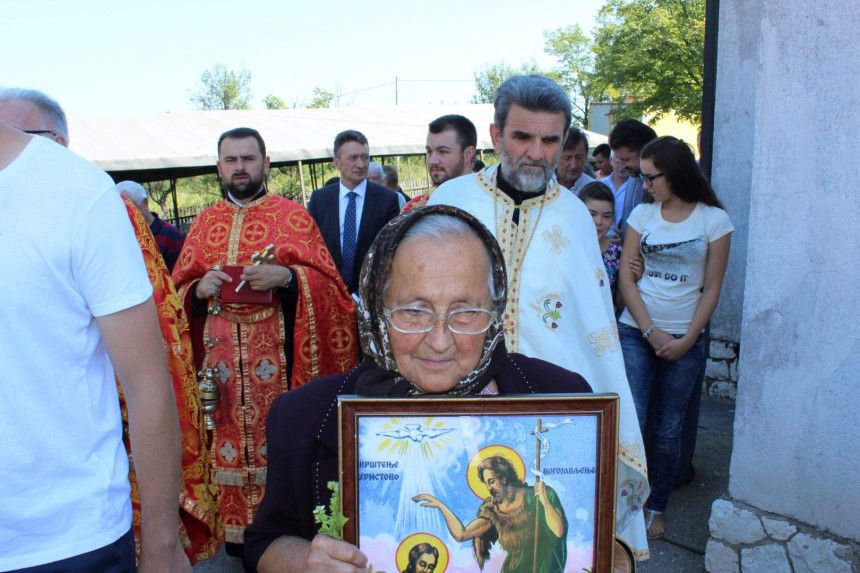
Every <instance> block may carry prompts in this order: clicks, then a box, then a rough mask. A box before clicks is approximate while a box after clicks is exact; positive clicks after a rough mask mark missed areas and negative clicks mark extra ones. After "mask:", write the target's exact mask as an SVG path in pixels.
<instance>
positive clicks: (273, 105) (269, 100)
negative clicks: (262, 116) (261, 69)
mask: <svg viewBox="0 0 860 573" xmlns="http://www.w3.org/2000/svg"><path fill="white" fill-rule="evenodd" d="M263 103H264V104H266V109H287V108H288V107H289V106H288V105H287V102H285V101H284V100H282V99H281V98H279V97H278V96H276V95H272V94H269V95H267V96H266V97H264V98H263Z"/></svg>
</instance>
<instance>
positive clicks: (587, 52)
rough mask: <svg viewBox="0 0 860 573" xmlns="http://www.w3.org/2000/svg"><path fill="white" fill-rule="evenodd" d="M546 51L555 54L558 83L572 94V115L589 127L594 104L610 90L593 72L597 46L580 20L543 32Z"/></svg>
mask: <svg viewBox="0 0 860 573" xmlns="http://www.w3.org/2000/svg"><path fill="white" fill-rule="evenodd" d="M543 35H544V40H545V44H544V52H546V53H547V54H549V55H550V56H555V58H556V59H557V60H558V63H559V65H558V67H556V68H555V69H554V70H553V71H554V72H555V74H556V76H557V81H558V83H559V84H560V85H561V86H562V87H563V88H564V89H566V90H567V92H568V93H569V94H570V100H571V104H572V107H573V119H574V120H575V121H576V122H578V123H579V124H580V125H581V126H582V127H584V128H585V129H588V119H589V113H590V109H591V104H592V103H594V102H598V101H605V99H606V98H607V97H609V95H610V92H611V90H610V89H609V87H608V86H607V85H606V84H605V82H602V81H601V79H600V78H599V77H597V75H596V74H595V73H594V50H593V48H594V46H593V44H592V41H591V39H590V38H589V37H588V36H586V35H585V33H583V31H582V28H580V27H579V24H575V25H573V26H566V27H564V28H559V29H558V30H553V31H552V32H544V34H543Z"/></svg>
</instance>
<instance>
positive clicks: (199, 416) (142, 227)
mask: <svg viewBox="0 0 860 573" xmlns="http://www.w3.org/2000/svg"><path fill="white" fill-rule="evenodd" d="M124 201H125V208H126V210H127V211H128V217H129V219H131V223H132V226H133V227H134V231H135V235H136V236H137V242H138V243H139V244H140V250H141V251H142V252H143V262H144V263H146V271H147V274H149V281H150V282H151V283H152V296H153V299H154V300H155V304H156V308H157V309H158V323H159V326H160V327H161V336H162V338H163V339H164V350H165V353H166V355H167V366H168V369H169V370H170V379H171V381H172V382H173V393H174V396H175V397H176V409H177V412H178V414H179V428H180V431H181V432H182V482H181V489H180V492H179V500H178V501H179V509H180V511H179V517H180V537H181V539H182V546H183V547H184V548H185V554H186V555H188V559H189V560H190V561H191V563H192V564H194V563H197V562H199V561H203V560H204V559H209V558H211V557H214V556H215V554H216V553H218V550H219V549H220V548H221V545H222V544H223V543H224V531H223V528H222V525H221V519H220V517H219V515H218V507H217V505H216V503H217V502H216V500H215V493H216V492H215V484H214V472H213V471H212V464H211V462H210V460H209V448H208V444H207V443H206V440H207V436H206V429H205V428H204V425H203V412H202V411H201V410H200V399H199V397H198V394H197V376H196V375H195V371H194V364H193V363H192V360H191V334H190V332H189V330H188V319H187V317H186V315H185V311H184V310H183V309H182V306H181V305H180V302H179V297H178V296H177V295H176V289H175V288H173V283H172V282H171V281H170V274H169V273H168V272H167V266H166V265H165V264H164V259H163V258H162V257H161V252H160V251H159V250H158V245H157V244H156V242H155V238H154V237H153V236H152V232H150V230H149V226H148V225H147V224H146V221H145V220H144V219H143V216H141V214H140V212H138V210H137V208H136V207H135V206H134V205H133V204H132V203H131V202H130V201H128V200H127V199H125V200H124ZM120 396H121V397H122V389H120ZM122 416H123V425H124V426H125V424H126V423H127V419H126V418H127V416H128V411H127V409H126V408H125V403H124V401H123V403H122ZM123 440H124V441H125V445H126V449H127V450H129V451H130V449H131V446H130V443H129V435H128V432H127V431H124V432H123ZM129 466H130V467H131V470H130V471H129V482H131V502H132V508H133V509H134V518H133V523H134V532H135V539H136V541H137V542H138V550H139V547H140V494H139V492H138V488H137V475H136V474H135V472H134V465H133V463H130V464H129Z"/></svg>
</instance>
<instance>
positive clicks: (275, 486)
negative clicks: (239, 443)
mask: <svg viewBox="0 0 860 573" xmlns="http://www.w3.org/2000/svg"><path fill="white" fill-rule="evenodd" d="M286 396H287V394H282V395H281V396H279V397H278V398H276V399H275V402H274V403H273V404H272V407H271V408H270V409H269V416H268V418H267V419H266V450H267V470H266V491H265V493H264V495H263V499H262V501H261V502H260V509H259V511H257V516H256V517H255V518H254V522H253V523H252V524H251V525H249V526H248V527H247V528H246V529H245V552H244V557H243V560H244V564H245V570H246V571H256V570H257V563H258V562H259V561H260V557H262V556H263V553H265V552H266V549H268V547H269V545H271V544H272V542H273V541H274V540H275V539H277V538H278V537H281V536H283V535H298V529H299V527H298V520H297V519H296V517H297V516H298V514H299V511H300V509H299V508H298V507H296V499H297V497H296V493H295V487H294V483H293V478H294V474H293V472H291V471H290V469H291V467H290V460H291V455H292V453H291V452H290V448H289V443H290V439H289V437H290V434H291V430H292V431H294V430H295V421H294V419H293V416H291V415H290V412H289V408H288V407H287V406H288V405H287V403H286ZM290 426H293V428H290Z"/></svg>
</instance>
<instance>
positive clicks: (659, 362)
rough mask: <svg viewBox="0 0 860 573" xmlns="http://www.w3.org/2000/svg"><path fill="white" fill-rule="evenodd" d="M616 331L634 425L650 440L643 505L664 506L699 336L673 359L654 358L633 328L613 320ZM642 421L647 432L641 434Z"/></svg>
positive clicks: (698, 363)
mask: <svg viewBox="0 0 860 573" xmlns="http://www.w3.org/2000/svg"><path fill="white" fill-rule="evenodd" d="M618 337H619V338H620V339H621V350H622V352H623V353H624V368H625V369H626V370H627V381H628V382H629V383H630V392H631V393H632V394H633V403H634V404H635V406H636V414H637V416H638V417H639V428H640V429H641V430H642V437H643V439H644V440H645V441H646V442H650V443H651V449H650V451H648V452H647V454H648V477H649V482H650V483H651V496H650V497H649V498H648V502H647V503H646V504H645V509H650V510H654V511H664V510H665V509H666V506H667V505H668V503H669V494H671V493H672V485H673V483H674V481H675V473H676V472H677V470H678V462H679V460H680V458H681V430H682V429H683V427H684V416H685V413H686V411H687V404H688V403H689V401H690V397H691V396H692V394H693V390H694V389H695V388H696V379H697V376H698V374H699V369H700V368H701V367H702V361H703V360H704V358H705V341H704V336H703V335H701V334H700V335H699V338H698V339H697V340H696V343H695V344H694V345H693V347H692V348H690V350H688V351H687V353H686V354H684V356H682V357H681V358H680V359H678V360H675V361H673V362H670V361H668V360H664V359H663V358H658V357H657V355H656V354H655V353H654V348H653V347H652V346H651V344H650V343H649V342H648V341H647V340H645V339H644V338H642V333H641V332H640V331H639V329H638V328H634V327H631V326H627V325H626V324H620V323H619V325H618ZM675 338H681V335H680V334H676V335H675ZM652 393H653V396H652ZM649 400H651V409H650V411H649V409H648V402H649ZM648 416H650V417H651V419H650V420H649V419H648ZM646 426H647V427H648V428H649V429H650V431H651V432H652V434H651V435H650V436H647V437H646V435H645V430H646Z"/></svg>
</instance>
